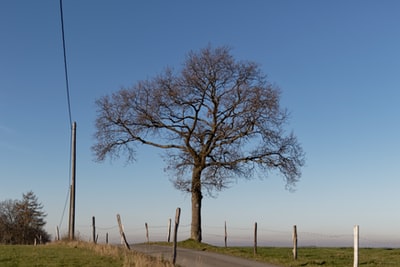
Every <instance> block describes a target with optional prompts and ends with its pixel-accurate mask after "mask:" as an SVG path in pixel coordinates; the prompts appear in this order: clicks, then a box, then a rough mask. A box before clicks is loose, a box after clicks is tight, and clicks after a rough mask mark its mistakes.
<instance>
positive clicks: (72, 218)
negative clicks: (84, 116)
mask: <svg viewBox="0 0 400 267" xmlns="http://www.w3.org/2000/svg"><path fill="white" fill-rule="evenodd" d="M75 164H76V122H74V123H73V124H72V140H71V192H70V202H69V228H68V233H69V240H74V239H75V188H76V184H75V174H76V166H75Z"/></svg>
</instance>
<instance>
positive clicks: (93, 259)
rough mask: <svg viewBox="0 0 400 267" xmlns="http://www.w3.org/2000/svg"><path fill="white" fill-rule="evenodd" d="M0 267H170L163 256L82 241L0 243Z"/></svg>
mask: <svg viewBox="0 0 400 267" xmlns="http://www.w3.org/2000/svg"><path fill="white" fill-rule="evenodd" d="M0 266H2V267H16V266H18V267H32V266H35V267H39V266H43V267H45V266H46V267H53V266H54V267H56V266H57V267H60V266H65V267H67V266H68V267H75V266H76V267H89V266H95V267H122V266H123V267H131V266H138V267H140V266H155V267H170V266H173V265H172V264H171V263H169V262H166V261H164V260H162V259H155V258H152V257H150V256H147V255H144V254H141V253H138V252H134V251H128V250H126V249H124V248H121V247H115V246H107V245H94V244H90V243H85V242H61V243H51V244H48V245H43V246H22V245H14V246H11V245H10V246H5V245H0Z"/></svg>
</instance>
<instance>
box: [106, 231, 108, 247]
mask: <svg viewBox="0 0 400 267" xmlns="http://www.w3.org/2000/svg"><path fill="white" fill-rule="evenodd" d="M106 245H108V232H107V233H106Z"/></svg>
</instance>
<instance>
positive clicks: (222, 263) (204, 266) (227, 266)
mask: <svg viewBox="0 0 400 267" xmlns="http://www.w3.org/2000/svg"><path fill="white" fill-rule="evenodd" d="M131 249H134V250H136V251H140V252H143V253H146V254H149V255H152V256H154V257H161V256H162V257H163V258H164V259H172V248H171V247H165V246H157V245H145V244H144V245H143V244H140V245H132V246H131ZM176 263H177V264H178V265H180V266H182V267H250V266H251V267H279V266H277V265H272V264H267V263H261V262H257V261H253V260H247V259H243V258H239V257H234V256H228V255H223V254H218V253H214V252H208V251H198V250H191V249H185V248H178V249H177V256H176Z"/></svg>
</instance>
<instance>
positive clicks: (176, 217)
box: [172, 208, 181, 265]
mask: <svg viewBox="0 0 400 267" xmlns="http://www.w3.org/2000/svg"><path fill="white" fill-rule="evenodd" d="M180 216H181V208H177V209H176V214H175V228H174V246H173V251H172V264H173V265H175V262H176V243H177V240H178V225H179V218H180Z"/></svg>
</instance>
